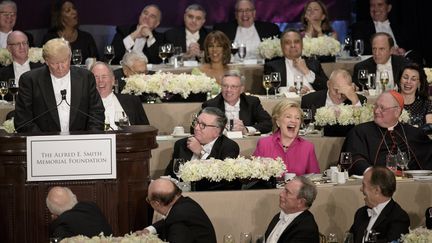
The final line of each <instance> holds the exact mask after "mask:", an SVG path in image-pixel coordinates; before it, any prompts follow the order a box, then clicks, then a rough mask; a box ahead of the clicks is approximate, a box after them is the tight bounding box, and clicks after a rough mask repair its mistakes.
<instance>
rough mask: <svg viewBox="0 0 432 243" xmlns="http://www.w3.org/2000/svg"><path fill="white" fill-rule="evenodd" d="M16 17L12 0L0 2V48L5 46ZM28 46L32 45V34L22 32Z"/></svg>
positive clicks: (15, 9) (15, 7)
mask: <svg viewBox="0 0 432 243" xmlns="http://www.w3.org/2000/svg"><path fill="white" fill-rule="evenodd" d="M16 19H17V5H16V3H15V2H14V1H9V0H3V1H1V2H0V48H7V37H8V35H9V34H10V33H11V32H12V31H13V30H14V27H15V24H16ZM24 33H25V35H26V36H27V41H28V45H29V46H33V35H31V34H30V33H27V32H24Z"/></svg>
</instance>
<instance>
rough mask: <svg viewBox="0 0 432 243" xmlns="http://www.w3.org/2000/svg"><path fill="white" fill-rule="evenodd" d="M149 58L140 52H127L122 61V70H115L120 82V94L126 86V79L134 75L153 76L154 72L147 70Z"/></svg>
mask: <svg viewBox="0 0 432 243" xmlns="http://www.w3.org/2000/svg"><path fill="white" fill-rule="evenodd" d="M147 63H148V60H147V57H146V56H145V55H144V54H142V53H138V52H133V51H132V52H127V53H126V54H124V56H123V59H122V60H121V61H120V64H121V66H122V67H121V68H119V69H116V70H114V76H115V79H116V80H117V82H118V93H120V92H121V91H122V90H123V88H124V86H125V85H126V81H125V80H124V79H125V78H128V77H129V76H131V75H134V74H153V73H154V72H153V71H148V70H147Z"/></svg>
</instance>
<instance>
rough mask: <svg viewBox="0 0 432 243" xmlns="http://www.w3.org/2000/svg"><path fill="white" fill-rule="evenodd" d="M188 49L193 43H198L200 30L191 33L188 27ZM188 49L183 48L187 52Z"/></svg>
mask: <svg viewBox="0 0 432 243" xmlns="http://www.w3.org/2000/svg"><path fill="white" fill-rule="evenodd" d="M185 30H186V49H189V45H190V44H192V43H198V40H199V38H200V34H199V31H197V32H195V33H193V34H192V33H191V32H190V31H189V30H188V29H186V28H185ZM186 51H187V50H183V52H186Z"/></svg>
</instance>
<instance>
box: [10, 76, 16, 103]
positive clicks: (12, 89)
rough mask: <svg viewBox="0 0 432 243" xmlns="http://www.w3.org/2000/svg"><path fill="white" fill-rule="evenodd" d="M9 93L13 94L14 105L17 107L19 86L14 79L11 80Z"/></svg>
mask: <svg viewBox="0 0 432 243" xmlns="http://www.w3.org/2000/svg"><path fill="white" fill-rule="evenodd" d="M9 92H10V93H11V94H12V105H15V96H16V95H17V94H18V85H17V83H16V81H15V79H14V78H11V79H9Z"/></svg>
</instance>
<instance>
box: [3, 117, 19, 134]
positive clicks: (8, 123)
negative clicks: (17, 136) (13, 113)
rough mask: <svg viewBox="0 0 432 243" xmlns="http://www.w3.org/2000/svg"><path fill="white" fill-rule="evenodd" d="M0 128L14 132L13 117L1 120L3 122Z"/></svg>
mask: <svg viewBox="0 0 432 243" xmlns="http://www.w3.org/2000/svg"><path fill="white" fill-rule="evenodd" d="M0 129H3V130H5V131H6V132H7V133H14V132H15V125H14V119H13V118H12V119H9V120H6V121H4V122H3V124H2V125H1V126H0Z"/></svg>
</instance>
